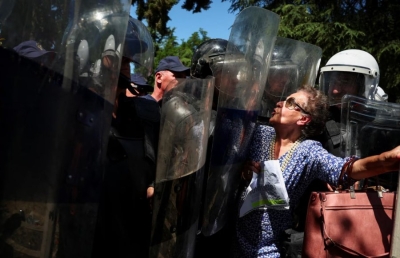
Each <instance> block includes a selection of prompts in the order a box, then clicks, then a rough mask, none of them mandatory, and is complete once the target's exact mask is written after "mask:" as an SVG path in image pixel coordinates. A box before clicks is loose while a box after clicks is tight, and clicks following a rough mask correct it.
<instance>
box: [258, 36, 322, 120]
mask: <svg viewBox="0 0 400 258" xmlns="http://www.w3.org/2000/svg"><path fill="white" fill-rule="evenodd" d="M321 55H322V49H321V48H320V47H318V46H315V45H312V44H309V43H305V42H301V41H298V40H294V39H288V38H282V37H278V38H277V39H276V42H275V46H274V50H273V52H272V57H271V63H270V67H269V71H268V78H267V84H266V86H265V90H264V93H263V97H262V101H261V108H260V116H262V117H268V118H269V117H270V113H271V112H272V111H273V109H274V108H275V105H276V103H277V102H278V101H283V100H285V99H286V97H287V96H289V95H290V94H292V93H294V92H295V91H296V90H297V88H298V87H300V86H301V85H304V84H309V85H312V86H313V85H314V84H315V80H316V78H317V75H318V69H319V65H320V62H321Z"/></svg>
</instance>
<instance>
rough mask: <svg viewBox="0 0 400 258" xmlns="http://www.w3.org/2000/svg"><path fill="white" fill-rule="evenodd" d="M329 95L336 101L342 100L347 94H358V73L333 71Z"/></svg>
mask: <svg viewBox="0 0 400 258" xmlns="http://www.w3.org/2000/svg"><path fill="white" fill-rule="evenodd" d="M331 73H332V74H331V77H330V80H329V92H328V95H329V97H330V99H331V100H333V101H334V102H335V103H338V102H341V99H342V97H343V96H344V95H345V94H349V95H357V93H358V87H357V74H356V73H351V72H331Z"/></svg>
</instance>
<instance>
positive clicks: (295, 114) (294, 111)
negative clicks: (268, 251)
mask: <svg viewBox="0 0 400 258" xmlns="http://www.w3.org/2000/svg"><path fill="white" fill-rule="evenodd" d="M308 99H309V97H308V95H307V93H306V92H304V91H298V92H295V93H293V94H291V95H290V96H288V97H287V98H286V100H285V101H279V102H278V103H277V104H276V107H275V108H274V111H273V112H272V114H271V118H270V120H269V122H270V124H272V125H276V124H284V125H287V126H295V125H297V121H299V120H300V119H302V118H303V117H304V116H309V114H307V113H308V112H307V103H308ZM306 112H307V113H306Z"/></svg>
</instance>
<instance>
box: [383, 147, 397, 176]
mask: <svg viewBox="0 0 400 258" xmlns="http://www.w3.org/2000/svg"><path fill="white" fill-rule="evenodd" d="M379 160H380V161H381V163H382V165H383V167H384V168H385V170H386V171H385V172H389V171H396V170H399V164H400V146H397V147H396V148H394V149H392V150H390V151H386V152H383V153H382V154H380V155H379Z"/></svg>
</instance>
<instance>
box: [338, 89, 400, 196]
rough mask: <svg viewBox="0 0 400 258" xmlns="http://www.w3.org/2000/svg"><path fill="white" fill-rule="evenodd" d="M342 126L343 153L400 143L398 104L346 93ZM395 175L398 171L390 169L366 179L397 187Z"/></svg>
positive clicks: (373, 152) (369, 152)
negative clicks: (389, 171) (390, 170)
mask: <svg viewBox="0 0 400 258" xmlns="http://www.w3.org/2000/svg"><path fill="white" fill-rule="evenodd" d="M341 130H342V131H343V132H345V133H344V134H343V137H342V142H341V150H342V153H343V155H344V156H351V155H357V156H358V157H361V158H364V157H367V156H371V155H378V154H380V153H382V152H384V151H388V150H391V149H393V148H395V147H396V146H398V145H400V105H399V104H397V103H389V102H381V101H375V100H368V99H365V98H361V97H357V96H352V95H345V96H343V98H342V114H341ZM397 178H398V172H397V171H396V172H391V173H387V174H383V175H380V176H378V177H375V178H372V179H369V181H371V182H369V185H376V183H378V184H379V185H381V186H383V187H384V188H386V189H389V190H392V191H396V189H397V181H398V180H397ZM374 180H375V182H374ZM362 183H363V181H361V184H360V186H362Z"/></svg>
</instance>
